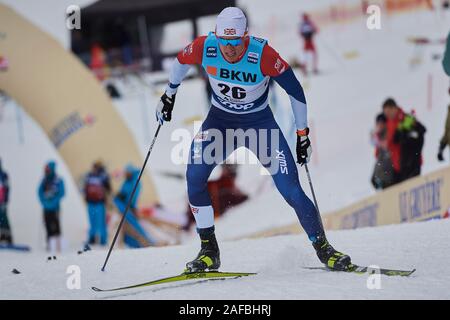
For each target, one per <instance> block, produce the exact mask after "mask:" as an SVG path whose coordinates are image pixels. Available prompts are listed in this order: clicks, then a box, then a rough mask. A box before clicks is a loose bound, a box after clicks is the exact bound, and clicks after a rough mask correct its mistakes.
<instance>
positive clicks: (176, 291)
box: [0, 219, 450, 300]
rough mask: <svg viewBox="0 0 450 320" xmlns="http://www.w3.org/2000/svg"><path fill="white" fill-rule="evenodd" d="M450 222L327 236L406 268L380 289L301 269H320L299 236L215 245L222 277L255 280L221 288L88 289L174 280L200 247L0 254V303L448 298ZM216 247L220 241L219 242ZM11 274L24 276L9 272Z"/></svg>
mask: <svg viewBox="0 0 450 320" xmlns="http://www.w3.org/2000/svg"><path fill="white" fill-rule="evenodd" d="M449 233H450V220H448V219H446V220H439V221H428V222H418V223H411V224H403V225H390V226H383V227H374V228H364V229H359V230H343V231H333V232H329V238H330V241H331V242H332V243H333V244H334V245H335V246H336V248H338V249H340V250H342V251H344V252H346V253H349V254H350V255H351V256H352V260H353V262H355V263H357V264H361V265H372V264H375V265H378V266H380V267H386V268H397V269H412V268H416V269H417V271H416V272H415V273H414V274H413V275H411V276H410V277H387V276H381V289H379V290H378V289H373V290H369V289H368V288H367V284H366V283H367V279H368V276H367V275H357V274H346V273H339V272H325V271H321V270H305V269H303V268H302V267H306V266H320V263H319V262H318V259H317V258H316V256H315V253H314V251H313V249H312V247H311V246H310V243H309V241H308V240H307V239H306V237H305V236H304V235H288V236H278V237H272V238H265V239H252V240H247V239H246V240H239V241H221V242H220V243H221V259H222V267H221V270H222V271H236V272H257V273H258V275H256V276H250V277H243V278H238V279H227V280H223V281H203V280H201V281H200V282H198V281H197V282H179V283H172V284H162V285H158V286H153V287H146V288H139V289H130V290H124V291H121V292H104V293H98V292H94V291H92V290H91V289H90V287H91V286H96V287H99V288H112V287H118V286H123V285H131V284H137V283H141V282H146V281H150V280H154V279H157V278H162V277H167V276H172V275H175V274H178V273H180V270H182V269H183V267H184V263H185V262H186V261H188V260H189V259H191V258H192V257H193V256H194V255H195V254H196V253H197V250H198V248H197V247H196V246H192V245H184V246H173V247H166V248H147V249H136V250H125V251H124V250H117V251H114V252H113V253H112V256H111V259H110V261H109V264H108V267H107V270H106V272H101V271H100V268H101V265H102V263H103V261H104V258H105V255H106V252H105V251H103V250H99V251H96V250H93V251H89V252H86V253H83V254H81V255H77V254H66V255H63V256H59V257H58V258H57V260H54V261H49V262H47V261H46V260H45V255H42V254H41V255H39V254H20V253H11V252H4V251H3V252H0V259H1V261H2V263H1V265H0V283H1V286H2V290H0V299H16V298H22V299H175V300H177V299H199V300H202V299H275V300H278V299H449V298H450V293H449V291H448V283H450V271H449V270H448V267H447V264H448V261H449V251H448V250H447V249H448V248H447V247H448V234H449ZM219 240H221V239H219ZM70 265H78V266H79V267H80V270H81V289H80V290H69V289H67V287H66V281H67V279H68V277H69V274H66V271H67V268H68V266H70ZM13 268H17V269H18V270H20V271H21V272H22V273H21V274H19V275H15V274H12V273H11V270H12V269H13Z"/></svg>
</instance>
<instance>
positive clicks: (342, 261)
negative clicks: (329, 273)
mask: <svg viewBox="0 0 450 320" xmlns="http://www.w3.org/2000/svg"><path fill="white" fill-rule="evenodd" d="M313 247H314V249H316V253H317V256H318V257H319V260H320V262H322V263H323V264H325V265H326V266H327V267H328V268H330V269H333V270H337V271H346V270H351V268H352V266H353V265H352V262H351V259H350V256H348V255H346V254H343V253H342V252H339V251H337V250H335V249H334V248H333V247H332V246H331V244H330V243H329V242H328V240H327V238H326V237H325V236H319V237H317V239H316V241H314V242H313Z"/></svg>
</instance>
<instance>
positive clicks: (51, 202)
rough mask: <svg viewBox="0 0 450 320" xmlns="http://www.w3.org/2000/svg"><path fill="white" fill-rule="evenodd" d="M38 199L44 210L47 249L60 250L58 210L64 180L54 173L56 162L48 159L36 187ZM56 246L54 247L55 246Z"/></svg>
mask: <svg viewBox="0 0 450 320" xmlns="http://www.w3.org/2000/svg"><path fill="white" fill-rule="evenodd" d="M38 195H39V200H40V202H41V205H42V208H43V210H44V223H45V228H46V231H47V249H48V250H49V251H54V250H55V249H56V250H57V251H60V249H61V243H60V236H61V228H60V222H59V212H60V208H61V206H60V205H61V200H62V198H63V197H64V195H65V191H64V182H63V180H62V179H61V178H60V177H58V175H57V174H56V163H55V162H54V161H50V162H48V163H47V165H46V166H45V174H44V178H43V179H42V181H41V183H40V185H39V189H38ZM55 246H56V247H55Z"/></svg>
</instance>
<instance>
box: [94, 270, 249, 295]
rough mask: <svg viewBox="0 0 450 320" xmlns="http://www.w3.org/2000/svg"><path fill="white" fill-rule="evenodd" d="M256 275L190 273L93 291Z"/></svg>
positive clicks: (99, 290)
mask: <svg viewBox="0 0 450 320" xmlns="http://www.w3.org/2000/svg"><path fill="white" fill-rule="evenodd" d="M251 275H256V273H248V272H220V271H206V272H190V273H182V274H179V275H177V276H172V277H167V278H162V279H157V280H153V281H149V282H144V283H139V284H135V285H131V286H125V287H119V288H113V289H100V288H96V287H92V290H94V291H96V292H108V291H119V290H125V289H134V288H141V287H148V286H154V285H158V284H163V283H170V282H179V281H187V280H196V279H220V278H222V279H227V278H240V277H246V276H251Z"/></svg>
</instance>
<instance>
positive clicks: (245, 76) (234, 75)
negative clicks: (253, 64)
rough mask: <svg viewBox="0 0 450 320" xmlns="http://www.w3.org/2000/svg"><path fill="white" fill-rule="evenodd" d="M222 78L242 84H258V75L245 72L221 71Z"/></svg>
mask: <svg viewBox="0 0 450 320" xmlns="http://www.w3.org/2000/svg"><path fill="white" fill-rule="evenodd" d="M220 77H221V78H223V79H231V80H237V81H241V82H256V77H257V75H256V74H254V73H248V72H243V71H234V70H231V71H230V70H228V69H223V68H221V69H220Z"/></svg>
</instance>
